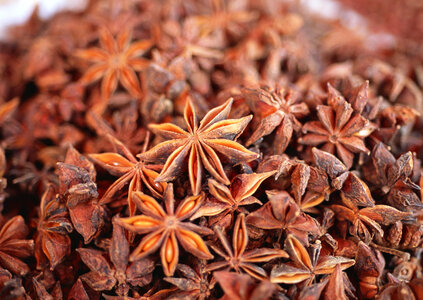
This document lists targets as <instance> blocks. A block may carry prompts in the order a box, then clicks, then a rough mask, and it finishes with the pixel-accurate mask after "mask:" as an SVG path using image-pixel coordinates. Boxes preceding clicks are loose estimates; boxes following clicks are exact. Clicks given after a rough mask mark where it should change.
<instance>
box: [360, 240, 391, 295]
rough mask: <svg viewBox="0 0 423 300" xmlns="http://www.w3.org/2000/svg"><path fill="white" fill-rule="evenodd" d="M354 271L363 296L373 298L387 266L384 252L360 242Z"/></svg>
mask: <svg viewBox="0 0 423 300" xmlns="http://www.w3.org/2000/svg"><path fill="white" fill-rule="evenodd" d="M355 261H356V263H355V266H354V271H355V273H356V274H357V278H358V284H359V288H360V293H361V296H362V297H364V298H365V299H371V298H373V297H374V296H376V294H377V293H378V290H379V288H380V286H381V277H382V274H383V270H384V268H385V259H384V258H383V256H382V254H381V253H380V252H379V251H378V250H375V249H372V248H371V247H370V246H368V245H366V244H365V243H363V242H362V241H360V242H359V243H358V249H357V253H356V258H355Z"/></svg>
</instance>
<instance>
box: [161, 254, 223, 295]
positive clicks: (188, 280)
mask: <svg viewBox="0 0 423 300" xmlns="http://www.w3.org/2000/svg"><path fill="white" fill-rule="evenodd" d="M205 268H206V265H205V263H204V261H199V262H197V263H195V265H194V268H191V267H189V266H187V265H184V264H178V267H177V271H179V272H180V273H181V274H182V275H183V276H184V277H183V278H176V277H165V278H164V280H165V281H167V282H169V283H171V284H173V285H175V286H176V287H178V289H179V290H178V291H176V292H175V293H173V294H172V299H192V300H205V299H209V297H210V294H211V292H212V291H213V289H214V286H215V285H216V280H215V279H214V277H212V276H211V274H208V273H207V272H206V269H205Z"/></svg>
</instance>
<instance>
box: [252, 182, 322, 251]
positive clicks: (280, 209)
mask: <svg viewBox="0 0 423 300" xmlns="http://www.w3.org/2000/svg"><path fill="white" fill-rule="evenodd" d="M266 194H267V197H268V199H269V202H267V203H266V204H265V205H264V206H263V207H261V208H259V209H258V210H256V211H254V212H252V213H251V214H249V215H248V216H247V223H248V224H249V225H252V226H254V227H258V228H261V229H267V230H272V229H273V230H274V229H278V230H280V236H281V235H282V233H285V234H286V235H288V234H292V235H294V236H295V237H297V238H298V239H299V240H301V241H302V242H303V243H304V244H305V245H308V237H309V235H314V236H317V235H319V231H320V230H319V225H318V223H317V221H316V220H315V219H314V218H312V217H310V216H309V215H307V214H305V213H303V212H301V210H300V207H299V206H298V205H297V203H295V201H294V199H292V197H291V196H290V195H289V194H288V192H286V191H278V190H271V191H266Z"/></svg>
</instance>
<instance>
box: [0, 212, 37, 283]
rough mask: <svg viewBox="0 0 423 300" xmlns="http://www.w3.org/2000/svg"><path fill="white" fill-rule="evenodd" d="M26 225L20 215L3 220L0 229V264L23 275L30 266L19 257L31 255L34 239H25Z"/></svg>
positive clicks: (26, 233)
mask: <svg viewBox="0 0 423 300" xmlns="http://www.w3.org/2000/svg"><path fill="white" fill-rule="evenodd" d="M27 235H28V227H27V226H26V225H25V221H24V219H23V218H22V216H16V217H13V218H12V219H10V220H8V221H7V222H5V223H4V224H3V226H2V228H1V230H0V265H1V266H2V267H3V268H6V269H8V270H9V271H10V272H12V273H14V274H17V275H21V276H23V275H25V274H26V273H28V272H29V271H30V268H29V267H28V265H27V264H26V263H24V262H23V261H22V260H21V259H24V258H27V257H29V256H31V255H32V253H33V251H34V241H33V240H25V238H26V237H27Z"/></svg>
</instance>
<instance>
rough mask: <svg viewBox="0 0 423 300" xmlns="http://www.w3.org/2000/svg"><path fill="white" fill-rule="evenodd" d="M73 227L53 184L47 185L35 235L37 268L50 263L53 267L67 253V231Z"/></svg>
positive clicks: (68, 241) (68, 243) (68, 239)
mask: <svg viewBox="0 0 423 300" xmlns="http://www.w3.org/2000/svg"><path fill="white" fill-rule="evenodd" d="M72 230H73V227H72V224H71V222H70V221H69V219H68V212H67V210H66V207H65V206H64V205H63V204H62V203H60V201H59V199H58V198H57V196H56V192H55V190H54V187H53V186H51V185H50V186H48V187H47V190H46V191H45V192H44V194H43V196H42V198H41V203H40V212H39V220H38V225H37V233H36V235H35V238H34V240H35V258H36V259H37V268H39V269H41V268H44V267H46V266H48V265H49V264H50V268H51V269H54V268H55V267H56V266H57V265H58V264H59V263H60V262H61V261H62V260H63V259H64V257H65V256H66V255H67V254H68V253H69V251H70V244H71V240H70V238H69V235H68V234H69V233H70V232H72Z"/></svg>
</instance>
